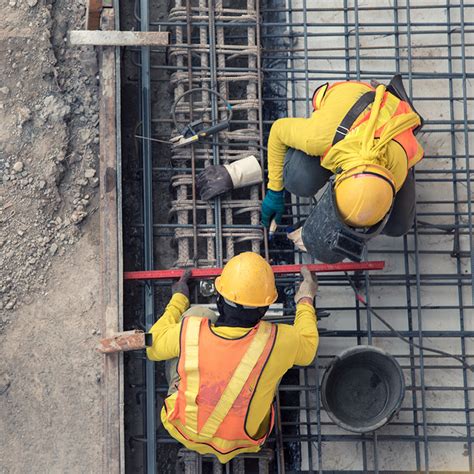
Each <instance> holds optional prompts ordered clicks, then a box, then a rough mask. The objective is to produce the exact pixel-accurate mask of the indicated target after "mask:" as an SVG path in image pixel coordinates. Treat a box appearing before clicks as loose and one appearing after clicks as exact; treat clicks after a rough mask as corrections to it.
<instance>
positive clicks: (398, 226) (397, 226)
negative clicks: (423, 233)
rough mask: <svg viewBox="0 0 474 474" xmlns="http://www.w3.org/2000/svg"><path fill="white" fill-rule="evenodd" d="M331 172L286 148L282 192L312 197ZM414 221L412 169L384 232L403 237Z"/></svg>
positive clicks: (315, 159)
mask: <svg viewBox="0 0 474 474" xmlns="http://www.w3.org/2000/svg"><path fill="white" fill-rule="evenodd" d="M331 176H332V173H331V172H330V171H329V170H327V169H326V168H323V167H322V166H321V163H320V159H319V158H318V157H316V156H309V155H307V154H306V153H304V152H302V151H299V150H295V149H293V148H290V149H288V151H287V153H286V156H285V163H284V166H283V183H284V185H285V189H286V190H287V191H289V192H290V193H292V194H294V195H296V196H300V197H311V196H314V195H315V194H316V193H317V192H318V191H319V190H320V189H321V188H322V187H323V186H324V185H325V184H326V183H327V182H328V180H329V178H330V177H331ZM414 219H415V176H414V173H413V170H409V171H408V175H407V177H406V179H405V182H404V183H403V186H402V187H401V188H400V190H399V191H398V193H397V195H396V196H395V202H394V204H393V209H392V213H391V214H390V218H389V219H388V222H387V224H386V225H385V227H384V230H383V233H384V234H386V235H389V236H390V237H400V236H402V235H405V234H406V233H407V232H408V231H409V230H410V228H411V226H412V225H413V221H414Z"/></svg>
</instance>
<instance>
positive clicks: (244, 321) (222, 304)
mask: <svg viewBox="0 0 474 474" xmlns="http://www.w3.org/2000/svg"><path fill="white" fill-rule="evenodd" d="M217 309H218V311H219V318H218V319H217V321H216V322H215V324H214V326H230V327H237V328H252V327H254V326H255V325H256V324H257V323H258V322H259V321H260V319H262V318H263V316H265V313H266V312H267V309H268V306H264V307H262V308H249V309H247V308H244V307H243V306H241V305H236V306H232V305H230V304H229V303H227V302H226V301H225V300H224V298H222V296H220V295H218V296H217Z"/></svg>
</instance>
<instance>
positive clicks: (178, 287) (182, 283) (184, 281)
mask: <svg viewBox="0 0 474 474" xmlns="http://www.w3.org/2000/svg"><path fill="white" fill-rule="evenodd" d="M190 278H191V269H190V268H188V269H187V270H186V271H185V272H184V273H183V275H182V276H181V278H180V279H179V280H178V281H177V282H176V283H173V285H171V293H172V294H173V295H174V294H176V293H181V294H182V295H184V296H186V297H187V298H188V299H189V286H188V280H189V279H190Z"/></svg>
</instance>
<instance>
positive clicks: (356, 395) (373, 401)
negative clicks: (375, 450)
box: [321, 346, 405, 433]
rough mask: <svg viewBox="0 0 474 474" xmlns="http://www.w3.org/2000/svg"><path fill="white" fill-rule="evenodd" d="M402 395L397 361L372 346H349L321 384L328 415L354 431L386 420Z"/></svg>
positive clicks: (401, 398) (400, 373) (383, 422)
mask: <svg viewBox="0 0 474 474" xmlns="http://www.w3.org/2000/svg"><path fill="white" fill-rule="evenodd" d="M404 396H405V380H404V377H403V372H402V369H401V367H400V365H399V364H398V362H397V361H396V360H395V358H394V357H393V356H391V355H390V354H388V353H387V352H385V351H383V350H382V349H378V348H377V347H372V346H357V347H352V348H350V349H347V350H346V351H344V352H343V353H342V354H340V355H339V356H337V357H336V358H335V359H334V360H333V361H332V362H331V363H330V364H329V367H328V368H327V369H326V372H325V373H324V376H323V380H322V384H321V400H322V403H323V406H324V408H325V410H326V412H327V414H328V416H329V418H331V420H332V421H334V423H336V424H337V425H339V426H340V427H341V428H344V429H345V430H348V431H353V432H355V433H367V432H370V431H374V430H376V429H378V428H380V427H381V426H383V425H385V424H387V423H388V422H389V421H390V420H391V419H392V418H393V416H394V415H395V414H396V413H397V412H398V411H399V410H400V407H401V405H402V402H403V397H404Z"/></svg>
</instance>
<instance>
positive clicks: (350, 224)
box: [261, 76, 423, 263]
mask: <svg viewBox="0 0 474 474" xmlns="http://www.w3.org/2000/svg"><path fill="white" fill-rule="evenodd" d="M313 109H314V111H313V113H312V115H311V117H310V118H308V119H304V118H283V119H279V120H276V121H275V122H274V123H273V125H272V128H271V131H270V137H269V141H268V191H267V193H266V196H265V199H264V200H263V202H262V209H261V213H262V223H263V225H264V226H266V227H268V226H270V224H271V222H272V220H274V221H275V222H276V223H277V224H279V223H280V222H281V218H282V215H283V212H284V208H285V195H284V189H286V190H288V191H289V192H291V193H293V194H295V195H296V196H301V197H310V196H311V197H312V196H314V195H315V194H316V193H317V192H318V191H319V190H320V189H321V188H322V187H323V186H324V185H326V183H328V181H330V184H329V185H328V186H327V188H326V190H325V192H324V193H323V195H322V197H321V198H320V200H319V202H318V204H317V205H316V206H315V207H314V208H313V210H312V212H311V213H310V215H309V217H308V220H307V221H306V223H305V225H304V226H303V227H302V228H300V229H299V230H298V232H296V233H295V234H293V235H292V238H293V240H295V241H296V242H297V243H298V244H299V245H300V246H302V247H303V248H306V249H307V250H308V251H309V252H310V253H311V254H312V255H313V257H315V258H318V259H321V260H322V261H327V262H328V263H331V262H334V261H337V259H338V257H337V256H336V257H334V255H331V252H330V250H331V248H332V247H331V245H332V246H334V245H337V241H338V236H337V235H336V233H334V232H335V231H334V227H339V228H338V229H337V230H336V231H337V232H342V233H343V235H349V237H350V238H349V240H350V242H351V243H352V240H351V239H352V238H355V239H356V240H357V239H358V238H360V239H361V240H368V238H370V237H373V236H374V235H377V234H378V233H380V232H382V231H383V232H384V233H385V234H386V235H389V236H401V235H404V234H405V233H407V232H408V230H409V229H410V227H411V226H412V225H413V220H414V215H415V180H414V175H413V172H412V168H413V166H414V165H415V164H416V163H417V162H418V161H420V160H421V159H422V157H423V149H422V147H421V146H420V144H419V143H418V141H417V140H416V138H415V133H416V132H417V131H418V130H419V129H420V127H421V125H422V118H421V117H420V116H419V115H418V114H417V113H416V111H415V110H414V108H413V106H412V105H411V103H410V101H409V99H408V97H407V94H406V92H405V90H404V89H403V84H402V82H401V77H400V76H395V77H394V78H393V79H392V81H391V82H390V84H389V85H388V86H387V87H385V86H384V85H381V84H378V83H372V84H368V83H365V82H357V81H348V82H338V83H335V84H332V85H329V84H328V83H326V84H324V85H322V86H321V87H319V88H318V89H317V90H316V91H315V92H314V95H313ZM331 232H333V234H331ZM339 240H340V242H342V244H341V245H343V243H344V239H339ZM335 242H336V243H335ZM325 246H326V247H325ZM328 246H329V247H328ZM332 250H334V248H332ZM339 250H340V249H339ZM342 253H344V252H342ZM345 256H350V253H349V254H346V255H345ZM342 258H344V256H342V257H340V258H339V260H342Z"/></svg>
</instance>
